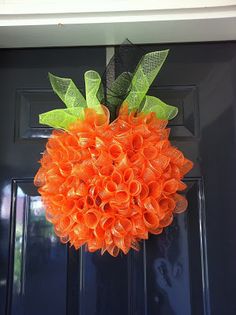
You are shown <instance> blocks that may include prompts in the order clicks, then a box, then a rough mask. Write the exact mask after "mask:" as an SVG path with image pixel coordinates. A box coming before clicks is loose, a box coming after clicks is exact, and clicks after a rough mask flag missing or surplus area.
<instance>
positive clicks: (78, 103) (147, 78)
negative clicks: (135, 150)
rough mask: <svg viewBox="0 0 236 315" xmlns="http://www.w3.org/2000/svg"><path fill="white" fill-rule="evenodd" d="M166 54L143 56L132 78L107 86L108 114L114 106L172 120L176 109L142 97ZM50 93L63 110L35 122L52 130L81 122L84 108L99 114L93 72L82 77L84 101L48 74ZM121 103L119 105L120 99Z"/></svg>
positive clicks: (67, 83)
mask: <svg viewBox="0 0 236 315" xmlns="http://www.w3.org/2000/svg"><path fill="white" fill-rule="evenodd" d="M168 52H169V50H162V51H154V52H151V53H147V54H145V55H144V56H143V57H142V58H141V60H140V62H139V64H138V65H137V67H136V69H135V71H134V73H133V74H131V73H128V72H124V73H122V74H121V75H119V76H118V77H117V78H116V80H115V81H114V82H113V83H112V84H111V87H110V89H109V90H108V92H107V106H108V108H109V109H110V111H112V110H113V109H114V110H115V109H116V107H117V106H119V105H121V104H122V105H123V106H128V110H129V112H131V111H135V112H143V113H150V112H154V113H155V114H156V116H157V117H158V118H159V119H165V120H170V119H173V118H174V117H175V116H176V115H177V113H178V109H177V108H176V107H174V106H170V105H168V104H166V103H165V102H163V101H161V100H160V99H158V98H156V97H154V96H149V95H146V94H147V92H148V90H149V88H150V85H151V84H152V82H153V81H154V79H155V78H156V76H157V74H158V73H159V71H160V70H161V67H162V65H163V63H164V62H165V60H166V57H167V55H168ZM49 80H50V83H51V85H52V88H53V91H54V92H55V93H56V94H57V95H58V96H59V98H60V99H61V100H62V101H63V103H64V104H65V106H66V108H65V109H54V110H51V111H49V112H46V113H43V114H40V115H39V122H40V123H41V124H45V125H48V126H51V127H53V128H58V129H64V130H68V128H69V125H70V124H71V123H74V122H75V121H76V120H78V119H80V120H83V119H84V116H85V113H84V109H85V108H92V109H94V110H95V111H96V112H97V113H98V114H103V109H102V106H101V100H102V99H103V88H102V84H101V77H100V75H99V74H98V73H97V72H96V71H92V70H90V71H87V72H85V74H84V81H85V95H86V99H85V98H84V96H83V95H82V93H81V92H80V91H79V89H78V88H77V87H76V85H75V84H74V82H73V81H72V80H71V79H69V78H60V77H58V76H55V75H53V74H51V73H49ZM123 95H126V96H125V99H124V100H123V102H122V96H123Z"/></svg>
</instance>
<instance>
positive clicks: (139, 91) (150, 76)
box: [123, 50, 169, 112]
mask: <svg viewBox="0 0 236 315" xmlns="http://www.w3.org/2000/svg"><path fill="white" fill-rule="evenodd" d="M168 53H169V50H161V51H154V52H150V53H147V54H146V55H144V56H143V57H142V58H141V60H140V62H139V64H138V66H137V68H136V70H135V72H134V75H133V79H132V81H131V90H130V92H129V94H128V96H127V97H126V99H125V100H124V102H123V104H128V109H129V112H130V111H136V110H138V108H139V106H140V104H141V103H142V100H143V99H144V97H145V95H146V93H147V91H148V89H149V87H150V85H151V84H152V82H153V81H154V79H155V78H156V76H157V74H158V72H159V71H160V69H161V67H162V65H163V63H164V61H165V59H166V57H167V55H168Z"/></svg>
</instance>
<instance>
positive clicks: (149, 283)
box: [0, 43, 236, 315]
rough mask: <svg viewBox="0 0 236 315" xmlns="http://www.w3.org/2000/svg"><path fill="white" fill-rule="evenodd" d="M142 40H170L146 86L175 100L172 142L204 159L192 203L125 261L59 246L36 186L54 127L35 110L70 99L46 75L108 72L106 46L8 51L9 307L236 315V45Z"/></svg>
mask: <svg viewBox="0 0 236 315" xmlns="http://www.w3.org/2000/svg"><path fill="white" fill-rule="evenodd" d="M141 48H142V49H143V50H144V51H151V50H156V49H166V48H170V54H169V56H168V59H167V62H166V64H165V65H164V67H163V69H162V71H161V73H160V75H159V76H158V78H157V80H155V82H154V84H153V86H152V88H151V91H150V93H149V94H151V95H155V96H158V97H160V98H161V99H163V100H164V101H166V102H168V103H170V104H173V105H175V106H178V108H179V115H178V117H176V118H175V119H174V120H173V121H171V122H170V126H171V128H172V129H171V139H172V142H173V144H175V145H176V146H178V147H179V148H180V149H181V150H182V151H183V152H184V153H185V155H186V156H187V157H188V158H190V159H191V160H193V161H194V163H195V166H194V169H193V170H192V171H191V173H189V174H188V176H187V178H186V183H187V185H188V189H187V198H188V200H189V207H188V211H187V212H185V213H183V214H181V215H178V216H176V218H175V220H174V222H173V224H172V225H171V226H170V227H168V228H167V229H166V230H165V232H164V233H163V234H161V235H159V236H151V237H150V239H149V240H148V241H146V242H145V243H143V244H142V245H141V250H140V251H139V252H133V251H131V252H130V253H129V254H128V255H127V256H125V255H121V256H119V257H118V258H113V257H110V256H109V255H107V254H105V255H103V256H101V255H100V253H93V254H91V253H88V252H86V251H85V250H84V249H83V250H80V251H75V250H74V249H73V248H69V247H68V246H65V245H62V244H60V242H59V241H58V239H57V238H56V237H55V235H54V233H53V229H52V227H51V225H50V224H49V223H47V222H46V220H45V218H44V210H43V206H42V203H41V200H40V197H39V195H38V193H37V190H36V188H35V187H34V186H33V176H34V174H35V172H36V170H37V169H38V167H39V165H38V163H37V161H38V160H39V158H40V153H41V152H43V150H44V146H45V143H46V139H47V137H49V136H50V133H51V129H50V128H48V127H46V126H41V125H39V124H38V121H37V119H38V114H39V113H41V112H44V111H47V110H50V109H53V108H58V107H63V105H62V103H61V102H60V100H58V98H57V97H56V96H55V95H54V94H53V92H52V90H51V89H50V85H49V82H48V79H47V72H48V71H50V72H52V73H55V74H57V75H59V76H64V77H72V78H73V79H74V81H75V82H76V83H77V84H78V86H79V87H80V88H82V89H83V73H84V71H86V70H88V69H96V70H97V71H99V72H100V73H103V71H104V68H105V60H106V48H105V47H91V48H88V47H83V48H50V49H17V50H1V51H0V77H1V80H2V83H1V85H0V95H1V111H2V112H1V114H2V115H1V117H3V119H2V120H1V123H0V129H1V130H0V132H1V133H0V134H1V142H0V148H1V154H0V179H1V182H0V185H1V186H0V189H1V207H0V301H1V303H0V314H6V315H37V314H42V313H43V314H45V315H49V314H58V315H69V314H70V315H110V314H112V315H118V314H124V315H157V314H158V315H210V314H212V315H222V314H224V315H233V314H236V303H235V302H234V300H235V298H234V292H235V290H236V271H235V268H234V266H235V262H236V251H235V227H234V221H235V219H236V215H235V204H234V194H235V193H234V192H235V191H236V184H235V181H234V173H235V168H236V166H235V162H234V161H235V156H236V149H235V148H236V146H235V137H236V134H235V125H236V115H235V101H236V95H235V94H236V92H235V84H236V75H235V73H236V71H235V70H236V43H202V44H171V45H151V46H148V45H147V46H142V47H141ZM115 72H116V74H119V72H120V69H119V68H118V67H117V68H116V69H115Z"/></svg>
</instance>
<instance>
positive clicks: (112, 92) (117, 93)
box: [107, 72, 132, 107]
mask: <svg viewBox="0 0 236 315" xmlns="http://www.w3.org/2000/svg"><path fill="white" fill-rule="evenodd" d="M131 78H132V74H131V73H130V72H123V73H121V74H120V75H119V76H118V77H117V78H116V80H115V81H114V82H112V84H111V86H110V88H109V89H108V91H107V101H108V103H109V104H111V105H112V106H115V107H116V106H119V105H120V104H121V103H122V102H123V100H124V98H125V97H126V95H127V93H128V91H129V88H130V83H131Z"/></svg>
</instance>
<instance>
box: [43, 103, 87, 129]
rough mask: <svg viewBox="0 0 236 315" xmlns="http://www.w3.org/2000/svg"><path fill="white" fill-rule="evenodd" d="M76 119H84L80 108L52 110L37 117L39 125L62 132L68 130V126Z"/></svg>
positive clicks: (82, 110)
mask: <svg viewBox="0 0 236 315" xmlns="http://www.w3.org/2000/svg"><path fill="white" fill-rule="evenodd" d="M78 119H81V120H82V119H84V109H83V108H82V107H73V108H66V109H54V110H51V111H49V112H46V113H43V114H40V115H39V123H40V124H43V125H48V126H50V127H53V128H57V129H64V130H68V127H69V125H70V124H72V123H74V122H76V120H78Z"/></svg>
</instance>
